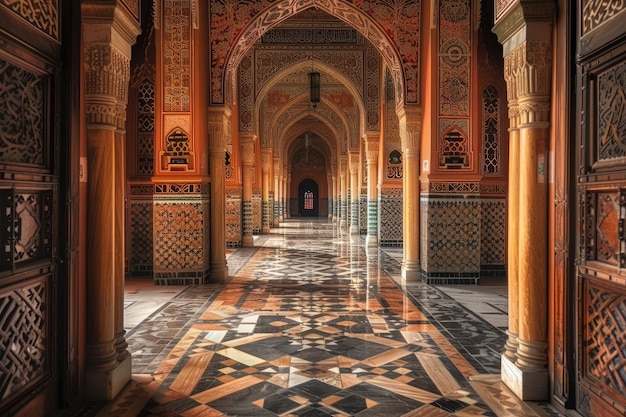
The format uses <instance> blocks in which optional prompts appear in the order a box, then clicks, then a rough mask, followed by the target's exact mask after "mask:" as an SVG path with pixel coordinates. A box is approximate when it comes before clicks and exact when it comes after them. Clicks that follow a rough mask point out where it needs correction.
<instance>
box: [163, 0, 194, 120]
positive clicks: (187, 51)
mask: <svg viewBox="0 0 626 417" xmlns="http://www.w3.org/2000/svg"><path fill="white" fill-rule="evenodd" d="M164 1H165V7H164V9H163V26H164V27H165V28H167V30H164V31H163V43H162V45H163V49H164V53H163V66H164V68H163V73H164V74H165V76H164V79H163V109H164V110H165V111H185V112H187V111H189V109H190V105H191V97H190V96H191V43H190V42H191V8H190V2H184V1H177V0H164Z"/></svg>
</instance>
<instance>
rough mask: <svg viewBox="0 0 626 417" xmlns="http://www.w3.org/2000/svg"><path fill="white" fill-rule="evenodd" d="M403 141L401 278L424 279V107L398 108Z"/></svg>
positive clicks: (409, 279) (406, 279)
mask: <svg viewBox="0 0 626 417" xmlns="http://www.w3.org/2000/svg"><path fill="white" fill-rule="evenodd" d="M398 119H399V121H400V139H401V141H402V163H403V174H402V187H403V189H402V192H403V203H402V204H403V215H402V221H403V231H402V234H403V237H402V238H403V246H402V252H403V256H402V278H403V280H405V281H418V280H420V279H421V271H420V258H419V257H420V182H419V175H420V162H421V161H420V141H421V110H420V108H418V107H409V106H405V107H404V108H403V109H402V110H401V111H399V112H398Z"/></svg>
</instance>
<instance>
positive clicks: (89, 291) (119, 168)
mask: <svg viewBox="0 0 626 417" xmlns="http://www.w3.org/2000/svg"><path fill="white" fill-rule="evenodd" d="M82 13H83V22H82V36H83V47H84V49H83V54H84V56H83V58H84V61H85V71H86V74H85V79H86V85H85V109H86V116H87V120H86V122H87V123H86V126H87V160H88V165H87V167H88V173H89V174H88V177H87V178H88V184H87V190H88V191H87V192H88V196H89V201H90V204H89V205H88V208H87V236H88V239H87V240H88V246H87V256H86V259H87V272H88V276H89V279H88V280H87V288H86V296H87V304H88V305H90V306H91V307H92V308H89V310H88V316H87V340H86V364H85V365H86V366H85V387H86V389H85V392H86V398H87V400H90V401H108V400H111V399H113V398H114V397H115V396H116V395H117V394H118V393H119V392H120V391H121V389H122V388H123V387H124V385H126V383H127V382H128V381H130V376H131V356H130V354H129V352H128V350H127V347H128V344H127V343H126V340H125V332H124V275H125V268H124V258H125V251H124V241H125V239H124V223H125V207H124V206H125V202H124V200H125V183H126V172H125V161H126V157H125V149H126V145H125V139H126V133H125V130H124V129H125V125H126V106H127V103H128V83H129V74H130V56H131V47H132V45H133V44H134V43H135V40H136V37H137V35H138V34H139V33H140V27H139V25H138V22H136V21H135V20H134V19H132V18H130V16H126V15H125V12H124V11H123V10H116V6H115V4H112V5H104V6H99V7H93V5H91V4H90V3H88V2H85V3H83V6H82Z"/></svg>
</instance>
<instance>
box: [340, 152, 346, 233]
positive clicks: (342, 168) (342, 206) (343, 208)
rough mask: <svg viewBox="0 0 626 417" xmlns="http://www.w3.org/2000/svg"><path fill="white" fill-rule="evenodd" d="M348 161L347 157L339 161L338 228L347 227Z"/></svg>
mask: <svg viewBox="0 0 626 417" xmlns="http://www.w3.org/2000/svg"><path fill="white" fill-rule="evenodd" d="M347 177H348V161H347V157H345V156H342V157H341V158H340V161H339V181H340V187H341V189H340V191H339V204H340V207H339V228H340V229H344V228H346V227H348V204H347V203H348V178H347Z"/></svg>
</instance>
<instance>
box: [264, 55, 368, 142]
mask: <svg viewBox="0 0 626 417" xmlns="http://www.w3.org/2000/svg"><path fill="white" fill-rule="evenodd" d="M311 67H314V68H315V69H316V70H321V71H322V72H325V73H326V74H328V75H330V76H331V77H332V78H334V79H336V80H337V81H338V82H339V83H340V84H341V85H342V86H343V88H345V89H346V90H348V92H349V93H350V94H351V95H352V97H353V101H354V104H355V105H356V107H357V113H358V123H357V126H356V128H357V129H358V130H359V131H358V132H353V130H354V129H352V128H351V126H350V123H349V122H348V121H347V120H346V118H345V115H344V113H343V112H342V111H341V110H340V109H339V108H338V107H336V106H335V105H334V104H330V105H329V106H330V107H332V108H333V109H334V111H335V113H337V115H338V116H339V117H340V118H341V119H342V120H343V122H344V124H345V132H346V136H347V137H352V136H351V135H356V137H361V135H362V134H363V133H364V132H365V126H366V120H365V118H366V114H367V110H366V108H365V105H364V102H365V100H364V99H363V97H362V96H361V94H360V92H359V88H358V87H357V86H355V85H354V83H353V82H352V81H351V80H350V79H349V78H347V77H346V76H344V75H343V74H342V73H341V71H339V70H337V69H336V68H334V67H332V66H329V65H328V64H325V63H323V62H320V61H317V60H303V61H300V62H298V63H295V64H294V65H291V66H289V67H286V68H284V69H283V70H281V71H279V72H277V73H276V74H274V76H272V78H270V79H268V80H267V82H266V83H265V84H264V85H263V86H262V87H261V89H260V90H259V95H258V97H257V99H256V100H255V103H254V111H253V131H254V132H257V134H258V135H268V136H269V138H268V146H267V147H270V148H272V147H273V143H272V140H273V139H274V138H275V137H276V136H274V135H272V134H271V132H272V131H274V129H272V127H275V126H276V125H275V121H276V116H277V115H280V114H281V113H282V111H283V109H284V108H287V107H289V106H293V105H294V104H295V103H296V102H300V101H302V98H303V97H305V99H306V101H307V104H308V96H306V94H308V90H306V94H305V95H300V96H297V98H295V99H294V100H290V101H289V102H287V103H284V104H283V106H282V108H280V109H278V111H277V112H276V113H275V117H274V120H272V121H268V123H266V126H264V127H265V128H264V129H262V128H261V126H259V123H260V120H261V112H262V107H263V105H264V103H265V99H266V97H267V94H268V93H269V92H270V91H271V90H272V88H274V86H275V85H276V83H278V82H279V81H280V80H282V79H284V78H285V77H286V76H287V75H288V74H293V73H296V72H299V71H301V70H303V69H306V70H310V68H311ZM322 103H332V102H331V101H328V100H326V99H324V98H322ZM348 146H350V145H348Z"/></svg>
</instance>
